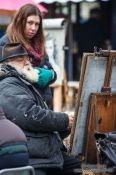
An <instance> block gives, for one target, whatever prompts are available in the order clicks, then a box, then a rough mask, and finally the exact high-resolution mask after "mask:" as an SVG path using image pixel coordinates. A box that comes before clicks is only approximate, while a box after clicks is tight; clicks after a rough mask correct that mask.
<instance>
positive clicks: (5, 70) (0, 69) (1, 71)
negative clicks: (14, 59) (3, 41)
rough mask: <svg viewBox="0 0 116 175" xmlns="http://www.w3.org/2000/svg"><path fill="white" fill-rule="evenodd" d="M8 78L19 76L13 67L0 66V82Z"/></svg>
mask: <svg viewBox="0 0 116 175" xmlns="http://www.w3.org/2000/svg"><path fill="white" fill-rule="evenodd" d="M9 76H16V77H19V74H18V72H17V71H16V69H15V68H14V67H12V66H10V65H7V64H0V80H1V79H4V78H6V77H9Z"/></svg>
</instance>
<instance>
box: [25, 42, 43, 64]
mask: <svg viewBox="0 0 116 175" xmlns="http://www.w3.org/2000/svg"><path fill="white" fill-rule="evenodd" d="M33 49H34V50H32V49H31V48H29V49H28V50H27V52H28V54H29V56H30V57H32V64H33V65H34V66H38V65H40V63H41V61H42V59H43V56H44V55H43V54H42V53H41V51H40V48H39V45H38V43H35V44H34V47H33Z"/></svg>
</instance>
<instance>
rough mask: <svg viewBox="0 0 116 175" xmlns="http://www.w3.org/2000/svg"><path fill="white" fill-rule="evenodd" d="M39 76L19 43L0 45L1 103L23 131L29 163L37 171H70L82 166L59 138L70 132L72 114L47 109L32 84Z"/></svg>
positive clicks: (8, 116) (39, 172)
mask: <svg viewBox="0 0 116 175" xmlns="http://www.w3.org/2000/svg"><path fill="white" fill-rule="evenodd" d="M38 79H39V72H38V70H36V69H34V68H33V67H32V66H31V63H30V60H29V57H28V54H27V52H26V51H25V49H24V48H23V47H22V46H21V45H20V44H19V43H11V44H7V45H5V46H3V47H0V107H2V109H3V110H4V112H5V114H6V116H7V118H8V119H10V120H11V121H13V122H14V123H15V124H17V125H18V126H19V127H21V128H22V129H23V131H24V132H25V134H26V136H27V139H28V150H29V156H30V165H32V166H34V167H35V170H36V174H38V175H43V174H44V175H46V174H50V175H51V174H52V173H53V174H54V173H55V174H57V172H58V173H59V174H62V173H65V172H66V170H68V174H70V172H71V174H72V173H73V172H72V170H73V169H74V168H80V167H81V161H80V160H79V159H78V158H74V157H69V156H67V155H66V148H65V147H64V145H63V142H62V139H63V138H64V135H65V136H66V135H67V133H68V134H69V130H70V127H71V126H72V124H73V121H74V118H73V116H71V115H67V114H66V113H61V112H53V111H51V110H49V109H48V107H47V105H46V103H45V102H44V100H43V98H42V96H41V94H40V92H39V89H38V88H36V86H35V84H36V82H37V81H38ZM56 169H57V172H56ZM54 171H55V172H54ZM65 174H66V173H65Z"/></svg>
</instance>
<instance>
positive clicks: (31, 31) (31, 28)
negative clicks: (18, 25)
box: [24, 15, 40, 39]
mask: <svg viewBox="0 0 116 175" xmlns="http://www.w3.org/2000/svg"><path fill="white" fill-rule="evenodd" d="M39 24H40V17H39V16H36V15H32V16H29V17H27V21H26V26H25V30H24V34H25V36H26V38H28V39H31V38H33V37H34V36H35V35H36V34H37V31H38V29H39Z"/></svg>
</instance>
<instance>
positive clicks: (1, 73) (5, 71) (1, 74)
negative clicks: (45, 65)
mask: <svg viewBox="0 0 116 175" xmlns="http://www.w3.org/2000/svg"><path fill="white" fill-rule="evenodd" d="M34 71H36V74H34V75H33V74H32V75H31V79H29V77H28V76H26V74H23V73H19V72H18V71H17V70H16V69H15V67H12V66H10V65H8V64H2V63H1V64H0V80H1V79H4V78H6V77H12V76H13V77H17V78H20V79H23V80H26V81H27V82H29V83H37V81H38V79H39V72H38V70H34Z"/></svg>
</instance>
